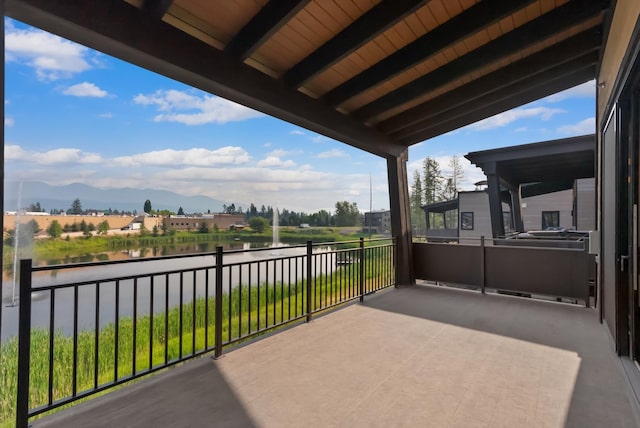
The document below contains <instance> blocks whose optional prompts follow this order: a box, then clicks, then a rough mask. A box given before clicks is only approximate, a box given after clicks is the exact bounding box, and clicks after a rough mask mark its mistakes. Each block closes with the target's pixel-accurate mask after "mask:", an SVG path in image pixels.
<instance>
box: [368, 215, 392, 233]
mask: <svg viewBox="0 0 640 428" xmlns="http://www.w3.org/2000/svg"><path fill="white" fill-rule="evenodd" d="M390 231H391V211H389V210H380V211H371V212H366V213H364V220H363V223H362V232H363V233H390Z"/></svg>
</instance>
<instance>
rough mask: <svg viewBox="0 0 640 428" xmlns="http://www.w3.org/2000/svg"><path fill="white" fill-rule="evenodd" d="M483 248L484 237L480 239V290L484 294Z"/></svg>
mask: <svg viewBox="0 0 640 428" xmlns="http://www.w3.org/2000/svg"><path fill="white" fill-rule="evenodd" d="M484 251H485V248H484V235H482V236H481V237H480V290H481V292H482V294H484V291H485V290H484V287H485V277H486V275H485V261H484V258H485V252H484Z"/></svg>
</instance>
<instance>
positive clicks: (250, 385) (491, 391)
mask: <svg viewBox="0 0 640 428" xmlns="http://www.w3.org/2000/svg"><path fill="white" fill-rule="evenodd" d="M632 400H634V399H632V398H631V394H630V387H629V386H628V384H627V381H626V378H625V375H624V373H623V369H622V365H621V362H620V360H619V359H618V358H617V357H616V356H615V354H614V352H613V350H612V346H611V344H610V339H609V337H608V336H607V333H606V331H605V327H604V326H602V325H600V324H599V323H598V319H597V313H596V312H595V311H594V310H592V309H586V308H583V307H577V306H570V305H565V304H558V303H551V302H542V301H533V300H530V299H523V298H515V297H508V296H500V295H480V294H478V293H475V292H471V291H464V290H456V289H448V288H442V287H431V286H415V287H408V288H400V289H392V290H389V291H387V292H383V293H380V294H379V295H375V296H368V297H367V298H366V301H365V303H364V304H353V305H350V306H348V307H346V308H343V309H341V310H338V311H335V312H333V313H331V314H328V315H326V316H323V317H320V318H316V319H315V320H314V321H313V322H311V323H309V324H302V325H298V326H295V327H293V328H291V329H288V330H286V331H283V332H281V333H278V334H274V335H272V336H270V337H266V338H263V339H262V340H259V341H256V342H254V343H251V344H249V345H247V346H244V347H241V348H237V349H235V350H232V351H230V352H228V353H227V354H225V356H224V357H223V358H221V359H219V360H217V361H214V360H213V359H211V358H208V357H207V358H201V359H198V360H195V361H192V362H190V363H187V364H184V365H182V366H181V367H177V368H174V369H171V370H168V371H167V372H165V373H163V374H161V375H157V376H154V377H152V378H151V379H149V380H145V381H142V382H140V383H138V384H136V385H133V386H130V387H126V388H123V389H121V390H118V391H116V392H114V393H111V394H108V395H106V396H103V397H100V398H97V399H95V400H92V401H90V402H86V403H82V404H80V405H78V406H76V407H75V408H72V409H66V410H63V411H61V412H59V413H57V414H55V415H52V416H48V417H46V418H44V419H40V420H36V421H34V422H33V427H35V428H40V427H118V428H125V427H213V426H215V427H221V426H229V427H232V426H233V427H252V426H255V427H303V426H304V427H331V426H335V427H338V426H340V427H342V426H344V427H389V426H404V427H465V428H467V427H563V426H567V427H611V428H613V427H638V426H640V419H639V418H638V413H637V404H636V403H635V402H634V401H632Z"/></svg>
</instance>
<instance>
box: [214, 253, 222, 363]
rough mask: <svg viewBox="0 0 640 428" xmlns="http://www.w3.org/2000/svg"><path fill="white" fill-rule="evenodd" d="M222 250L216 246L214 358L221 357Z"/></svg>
mask: <svg viewBox="0 0 640 428" xmlns="http://www.w3.org/2000/svg"><path fill="white" fill-rule="evenodd" d="M222 258H223V249H222V247H220V246H218V247H217V248H216V296H215V298H216V300H215V302H216V313H215V341H216V349H215V352H214V355H215V357H216V358H218V357H220V356H221V355H222V265H223V260H222Z"/></svg>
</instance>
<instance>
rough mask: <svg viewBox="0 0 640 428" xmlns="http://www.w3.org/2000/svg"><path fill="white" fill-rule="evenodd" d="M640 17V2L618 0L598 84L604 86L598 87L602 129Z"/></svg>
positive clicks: (599, 115) (636, 0)
mask: <svg viewBox="0 0 640 428" xmlns="http://www.w3.org/2000/svg"><path fill="white" fill-rule="evenodd" d="M638 17H640V1H638V0H618V1H617V2H616V9H615V11H614V14H613V20H612V22H611V28H612V30H611V31H610V32H609V36H608V39H607V44H606V46H605V50H604V54H603V55H602V66H601V68H600V75H599V76H598V82H599V83H604V86H598V123H599V124H600V127H599V129H601V127H602V125H603V124H604V121H606V120H607V117H605V113H606V112H605V111H604V110H605V108H606V106H607V103H608V102H609V99H610V98H611V96H612V91H613V88H614V86H615V85H614V84H615V82H616V79H617V78H618V73H619V71H620V66H621V64H622V60H623V58H624V55H625V53H626V50H627V47H628V46H629V42H630V40H631V36H632V34H633V30H634V27H635V25H636V22H637V21H638Z"/></svg>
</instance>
